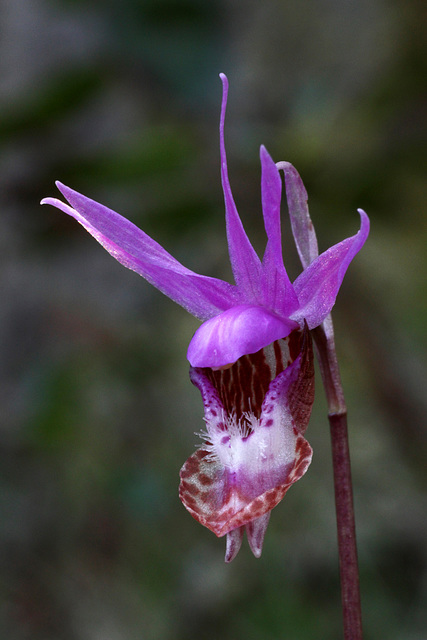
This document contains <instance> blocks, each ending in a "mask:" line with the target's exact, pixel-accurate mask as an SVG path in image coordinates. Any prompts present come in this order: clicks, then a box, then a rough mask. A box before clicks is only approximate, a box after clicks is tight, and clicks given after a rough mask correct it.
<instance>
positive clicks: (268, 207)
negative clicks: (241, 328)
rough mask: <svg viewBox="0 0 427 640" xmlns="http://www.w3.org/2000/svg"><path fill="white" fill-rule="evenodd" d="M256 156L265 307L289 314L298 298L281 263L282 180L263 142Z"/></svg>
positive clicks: (296, 304) (296, 303) (294, 307)
mask: <svg viewBox="0 0 427 640" xmlns="http://www.w3.org/2000/svg"><path fill="white" fill-rule="evenodd" d="M260 158H261V171H262V173H261V200H262V213H263V216H264V226H265V231H266V233H267V238H268V242H267V247H266V250H265V253H264V258H263V261H262V266H263V271H264V273H263V292H264V298H263V301H264V304H265V305H266V306H267V307H270V308H271V309H274V310H275V311H276V312H277V313H279V314H281V315H284V316H286V317H289V316H290V315H291V313H293V311H295V309H296V308H297V307H298V299H297V297H296V295H295V292H294V289H293V287H292V284H291V281H290V280H289V277H288V274H287V273H286V269H285V266H284V264H283V255H282V232H281V225H280V201H281V196H282V181H281V179H280V175H279V171H278V169H277V167H276V165H275V163H274V161H273V159H272V158H271V157H270V155H269V153H268V152H267V149H266V148H265V147H264V146H261V149H260Z"/></svg>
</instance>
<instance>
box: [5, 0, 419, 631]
mask: <svg viewBox="0 0 427 640" xmlns="http://www.w3.org/2000/svg"><path fill="white" fill-rule="evenodd" d="M0 32H1V33H0V145H1V151H0V165H1V166H0V205H1V207H0V212H1V213H0V215H1V233H0V248H1V252H0V261H1V272H0V282H1V291H2V297H1V307H0V341H1V342H0V398H1V415H2V417H1V418H0V425H1V430H0V452H1V467H0V509H1V517H0V545H1V548H0V569H1V583H0V595H1V602H0V637H1V638H5V639H7V640H27V639H28V640H98V639H99V640H134V639H141V640H195V639H201V638H212V639H215V640H216V639H218V638H221V639H223V640H240V639H244V640H252V639H253V640H276V639H279V638H284V639H286V640H305V639H307V640H308V639H313V638H316V639H322V640H323V639H325V640H329V639H330V640H335V639H337V640H338V639H339V638H340V637H341V635H340V634H341V618H340V616H341V613H340V592H339V581H338V569H337V554H336V536H335V522H334V507H333V488H332V475H331V461H330V448H329V434H328V425H327V420H326V408H325V402H324V398H323V391H322V388H321V384H320V380H319V381H318V382H319V384H318V393H317V399H316V404H315V410H314V413H313V417H312V420H311V423H310V426H309V429H308V432H307V437H308V439H309V441H310V442H311V444H312V446H313V448H314V458H313V463H312V465H311V467H310V469H309V471H308V473H307V475H306V476H305V477H304V478H303V479H302V480H301V481H300V482H299V483H298V484H297V485H296V486H295V487H293V488H292V490H291V491H290V492H289V494H288V495H287V497H286V498H285V500H284V501H283V503H281V504H280V505H279V507H278V508H277V509H275V510H274V511H273V513H272V518H271V523H270V526H269V530H268V532H267V536H266V541H265V546H264V553H263V556H262V558H261V559H260V560H255V559H254V558H253V557H252V555H251V554H250V552H249V550H248V548H247V545H246V543H245V545H244V546H243V548H242V550H241V552H240V554H239V556H238V557H237V559H236V560H235V561H234V562H233V563H232V564H231V565H230V566H227V565H225V564H224V563H223V554H224V540H218V539H216V538H215V536H214V535H213V534H211V533H210V532H209V531H208V530H206V529H203V528H202V527H201V526H200V525H199V524H197V523H196V522H195V521H194V520H193V519H192V518H191V517H190V516H189V515H188V514H187V513H186V511H185V510H184V508H183V507H182V505H181V503H180V502H179V499H178V495H177V489H178V472H179V468H180V466H181V465H182V463H183V462H184V460H185V459H186V457H187V456H188V455H190V454H191V453H192V452H193V450H194V448H195V445H196V442H197V437H196V436H195V435H194V432H197V431H200V429H201V428H202V427H203V420H202V416H203V409H202V404H201V401H200V398H199V394H198V392H197V390H196V389H195V388H193V387H192V385H191V383H190V382H189V379H188V363H187V362H186V357H185V354H186V348H187V345H188V343H189V340H190V339H191V336H192V334H193V332H194V330H195V329H196V328H197V326H198V323H197V321H195V320H194V319H193V318H191V317H190V316H188V315H187V314H186V312H184V311H183V310H182V309H180V308H179V307H176V306H175V305H174V304H173V303H172V302H170V301H169V300H167V299H166V298H164V296H162V295H161V294H160V293H158V292H157V291H155V290H154V289H153V288H151V287H150V286H149V285H148V284H147V283H145V282H144V281H143V280H142V279H141V278H139V277H138V276H137V275H135V274H134V273H132V272H129V271H126V270H125V269H124V268H123V267H122V266H120V265H119V264H117V263H116V262H115V261H114V260H113V259H112V258H111V257H110V256H108V255H107V254H106V253H105V252H104V251H103V250H102V249H101V248H100V247H99V246H97V245H96V243H95V242H94V240H93V239H92V238H90V237H89V236H88V235H87V234H86V233H85V232H84V231H83V230H82V228H81V227H80V226H79V225H77V224H76V223H75V222H74V221H73V220H71V219H70V218H68V217H67V216H65V215H63V214H62V213H60V212H58V211H56V210H54V209H52V208H47V207H44V208H42V207H39V205H38V202H39V201H40V199H41V198H42V197H45V196H48V195H56V189H55V187H54V180H55V179H60V180H61V181H63V182H65V183H66V184H69V185H70V186H71V187H73V188H75V189H77V190H79V191H82V192H83V193H85V194H87V195H88V196H91V197H93V198H95V199H97V200H99V201H101V202H103V203H105V204H107V205H109V206H110V207H112V208H115V209H116V210H118V211H120V212H121V213H122V214H124V215H126V216H127V217H129V218H130V219H131V220H133V221H134V222H135V223H136V224H138V225H139V226H141V227H142V228H143V229H144V230H145V231H147V232H148V233H150V234H151V235H152V236H154V237H155V238H156V239H157V240H158V241H160V242H161V243H162V244H164V246H165V247H166V248H167V249H168V250H169V251H170V252H171V253H172V254H173V255H175V256H177V257H178V258H179V259H181V260H182V261H183V262H184V263H185V264H186V265H187V266H189V267H191V268H193V269H194V270H196V271H199V272H202V273H205V274H207V275H215V276H217V277H222V278H225V279H230V278H231V274H230V270H229V265H228V258H227V247H226V240H225V226H224V212H223V203H222V193H221V188H220V178H219V141H218V120H219V108H220V100H221V84H220V81H219V79H218V73H219V72H221V71H223V72H225V73H227V75H228V77H229V81H230V94H229V110H228V116H227V128H226V139H227V148H228V155H229V168H230V179H231V182H232V187H233V190H234V194H235V198H236V201H237V205H238V208H239V210H240V212H241V215H242V218H243V220H244V223H245V225H246V228H247V230H248V232H249V233H250V235H251V238H252V239H253V241H254V244H255V246H256V248H257V249H258V250H260V251H262V250H263V247H264V235H263V229H262V221H261V214H260V189H259V179H260V168H259V160H258V153H259V145H260V144H261V143H263V144H265V145H266V147H267V148H268V150H269V151H270V153H271V154H272V156H273V157H274V159H275V160H289V161H291V162H292V163H293V164H294V165H295V166H296V167H297V168H298V170H299V171H300V173H301V175H302V177H303V179H304V181H305V184H306V187H307V189H308V192H309V196H310V208H311V214H312V218H313V221H314V223H315V225H316V228H317V232H318V236H319V242H320V246H321V248H322V250H324V249H325V248H327V247H328V246H330V245H331V244H333V243H335V242H337V241H339V240H341V239H342V238H344V237H347V236H349V235H352V234H353V233H355V231H356V230H357V228H358V224H359V220H358V215H357V213H356V208H357V207H363V208H364V209H366V211H367V212H368V213H369V215H370V217H371V222H372V231H371V236H370V239H369V241H368V243H367V245H366V247H365V248H364V249H363V251H362V252H361V253H360V255H359V256H358V257H357V258H356V260H355V261H354V263H353V264H352V265H351V267H350V270H349V273H348V276H347V277H346V280H345V283H344V285H343V288H342V290H341V292H340V295H339V298H338V303H337V306H336V309H335V311H334V318H335V325H336V334H337V345H338V351H339V357H340V363H341V368H342V374H343V380H344V385H345V392H346V398H347V402H348V406H349V419H350V435H351V449H352V458H353V468H354V490H355V503H356V510H357V522H358V536H359V555H360V568H361V587H362V601H363V609H364V620H365V629H366V639H367V640H369V639H371V640H379V639H383V638H384V639H385V640H425V638H426V637H427V623H426V614H425V602H426V600H427V576H426V562H427V530H426V529H427V527H426V520H425V518H426V493H425V489H426V471H425V469H426V453H427V447H426V429H427V399H426V373H427V357H426V353H427V338H426V329H425V328H426V323H427V306H426V299H427V288H426V275H425V274H426V270H427V254H426V240H427V219H426V190H425V175H426V174H425V164H426V154H425V149H426V142H427V140H426V130H425V128H424V124H425V117H426V102H427V100H426V91H425V89H426V59H427V56H426V53H427V52H426V48H427V47H426V41H425V32H426V21H425V7H424V3H423V2H422V1H421V0H419V1H418V0H406V1H405V2H403V1H402V0H401V1H398V0H389V1H386V0H359V1H358V2H355V1H354V2H353V1H350V0H340V1H339V0H316V1H314V0H313V1H309V0H294V1H289V2H288V1H283V2H279V1H277V2H275V1H273V0H263V1H262V2H256V1H254V0H252V1H249V2H239V1H237V2H233V1H232V0H224V1H223V2H219V1H217V0H213V1H209V2H204V1H203V0H187V1H181V2H179V1H175V2H174V1H172V0H169V1H166V0H159V1H154V0H152V1H147V0H146V1H144V0H142V1H139V2H137V1H136V0H120V1H118V0H109V1H107V2H100V1H98V2H87V1H83V0H81V1H72V0H69V1H68V2H67V1H62V2H61V1H53V0H51V1H48V0H4V1H3V3H2V6H1V8H0ZM283 213H284V218H285V216H286V207H285V206H284V207H283ZM284 235H285V249H284V255H285V262H286V264H287V266H288V268H289V272H290V273H291V275H292V276H295V275H296V274H297V273H298V262H297V259H296V256H295V250H294V248H293V246H292V241H291V239H290V237H289V229H288V227H287V226H286V225H285V229H284ZM423 605H424V606H423Z"/></svg>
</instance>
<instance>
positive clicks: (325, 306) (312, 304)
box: [292, 209, 369, 329]
mask: <svg viewBox="0 0 427 640" xmlns="http://www.w3.org/2000/svg"><path fill="white" fill-rule="evenodd" d="M358 211H359V214H360V217H361V226H360V230H359V231H358V233H357V234H356V235H355V236H352V237H351V238H347V239H346V240H343V241H342V242H339V243H338V244H336V245H334V246H333V247H331V248H330V249H328V250H327V251H325V252H324V253H322V254H321V255H320V256H319V257H318V258H316V260H314V261H313V262H312V263H311V264H310V265H309V266H308V267H307V269H305V270H304V271H303V272H302V273H301V274H300V275H299V276H298V278H297V279H296V280H295V282H294V289H295V292H296V294H297V296H298V300H299V303H300V308H299V309H298V311H297V312H296V313H294V314H293V315H292V318H293V319H294V320H296V321H297V322H300V323H302V322H303V320H304V318H305V319H306V320H307V324H308V327H309V329H314V328H315V327H317V326H318V325H319V324H321V323H322V322H323V320H324V319H325V318H326V316H327V315H328V313H329V312H330V311H331V309H332V307H333V306H334V304H335V299H336V297H337V294H338V291H339V288H340V286H341V283H342V281H343V278H344V275H345V272H346V271H347V268H348V266H349V264H350V262H351V261H352V260H353V258H354V256H355V255H356V254H357V253H358V252H359V251H360V249H361V248H362V247H363V245H364V244H365V242H366V239H367V237H368V234H369V218H368V216H367V215H366V213H365V212H364V211H362V209H359V210H358Z"/></svg>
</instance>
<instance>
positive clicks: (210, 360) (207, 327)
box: [187, 305, 298, 368]
mask: <svg viewBox="0 0 427 640" xmlns="http://www.w3.org/2000/svg"><path fill="white" fill-rule="evenodd" d="M296 328H298V324H297V323H296V322H294V321H293V320H289V319H287V318H279V316H277V315H276V314H275V313H273V312H272V311H269V310H268V309H265V308H263V307H255V306H251V305H241V306H236V307H232V308H231V309H228V310H227V311H224V312H223V313H221V314H220V315H218V316H216V317H215V318H211V319H210V320H207V321H206V322H204V323H203V324H202V325H201V327H199V328H198V329H197V331H196V333H195V334H194V336H193V338H192V340H191V342H190V345H189V347H188V351H187V358H188V360H189V362H190V364H191V365H192V366H193V367H210V368H219V367H224V366H226V365H228V364H231V363H233V362H236V360H238V359H239V358H240V357H241V356H243V355H245V354H250V353H255V352H257V351H259V350H260V349H262V348H263V347H265V346H267V345H269V344H271V343H272V342H274V341H275V340H279V339H280V338H285V337H286V336H288V335H289V334H290V333H291V331H293V330H294V329H296Z"/></svg>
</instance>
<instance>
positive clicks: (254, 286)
mask: <svg viewBox="0 0 427 640" xmlns="http://www.w3.org/2000/svg"><path fill="white" fill-rule="evenodd" d="M220 78H221V81H222V87H223V93H222V105H221V119H220V125H219V136H220V151H221V181H222V189H223V191H224V202H225V216H226V227H227V239H228V250H229V253H230V262H231V267H232V269H233V275H234V279H235V282H236V284H237V286H238V287H239V289H240V291H241V293H242V294H244V296H245V299H246V300H247V302H254V303H255V302H257V301H259V297H260V278H261V262H260V259H259V258H258V256H257V254H256V252H255V250H254V248H253V247H252V245H251V243H250V241H249V238H248V236H247V235H246V232H245V230H244V228H243V225H242V221H241V220H240V216H239V214H238V212H237V208H236V205H235V202H234V198H233V194H232V193H231V187H230V181H229V179H228V169H227V156H226V153H225V143H224V122H225V110H226V107H227V96H228V80H227V77H226V76H225V75H224V74H223V73H220Z"/></svg>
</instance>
